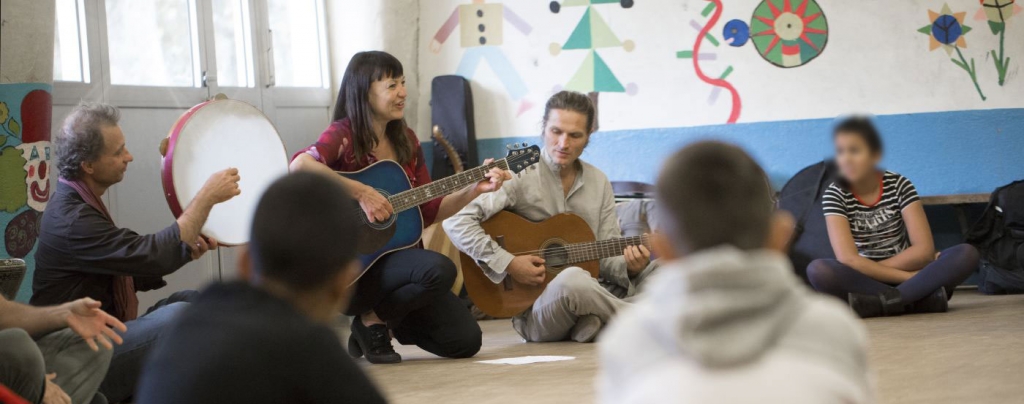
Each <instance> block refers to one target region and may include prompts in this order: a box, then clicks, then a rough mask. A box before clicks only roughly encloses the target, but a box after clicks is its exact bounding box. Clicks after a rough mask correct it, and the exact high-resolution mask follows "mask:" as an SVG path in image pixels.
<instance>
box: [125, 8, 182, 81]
mask: <svg viewBox="0 0 1024 404" xmlns="http://www.w3.org/2000/svg"><path fill="white" fill-rule="evenodd" d="M106 5H107V7H106V8H107V42H108V49H109V50H108V54H109V55H110V82H111V84H128V85H142V86H177V87H188V86H194V87H199V86H200V85H201V81H200V77H199V76H200V75H199V67H198V64H199V58H198V57H197V56H195V55H196V54H197V53H198V52H197V51H196V50H197V49H198V42H197V40H196V33H195V26H196V25H195V21H196V17H195V8H194V3H193V1H192V0H145V1H139V0H106Z"/></svg>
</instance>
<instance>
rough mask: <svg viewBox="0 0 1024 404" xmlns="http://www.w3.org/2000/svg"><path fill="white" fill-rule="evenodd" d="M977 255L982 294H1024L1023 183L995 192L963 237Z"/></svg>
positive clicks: (997, 189)
mask: <svg viewBox="0 0 1024 404" xmlns="http://www.w3.org/2000/svg"><path fill="white" fill-rule="evenodd" d="M966 239H967V242H968V243H970V244H972V245H974V246H975V247H977V248H978V251H979V252H981V258H982V265H981V277H982V279H981V281H980V282H979V285H978V290H980V291H981V292H982V293H986V294H1003V293H1024V180H1020V181H1014V182H1011V183H1009V184H1007V185H1004V186H1002V187H999V188H996V190H995V191H993V192H992V196H991V197H990V198H989V202H988V206H986V207H985V212H984V213H982V215H981V218H980V219H978V221H977V222H975V223H974V225H973V226H972V227H971V229H970V230H969V231H968V232H967V235H966Z"/></svg>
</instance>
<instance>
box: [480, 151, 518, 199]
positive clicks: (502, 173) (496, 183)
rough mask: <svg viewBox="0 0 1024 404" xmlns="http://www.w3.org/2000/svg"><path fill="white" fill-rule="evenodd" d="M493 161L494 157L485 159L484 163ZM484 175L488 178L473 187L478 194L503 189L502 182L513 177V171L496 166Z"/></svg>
mask: <svg viewBox="0 0 1024 404" xmlns="http://www.w3.org/2000/svg"><path fill="white" fill-rule="evenodd" d="M493 161H494V159H487V160H484V165H488V164H491V162H493ZM484 177H486V179H484V180H483V181H480V182H478V183H476V186H475V187H474V188H473V191H475V192H476V193H477V194H485V193H488V192H494V191H497V190H499V189H501V184H503V183H504V182H505V181H508V180H511V179H512V173H511V172H509V171H508V170H502V169H500V168H498V167H494V168H491V169H490V171H487V174H484Z"/></svg>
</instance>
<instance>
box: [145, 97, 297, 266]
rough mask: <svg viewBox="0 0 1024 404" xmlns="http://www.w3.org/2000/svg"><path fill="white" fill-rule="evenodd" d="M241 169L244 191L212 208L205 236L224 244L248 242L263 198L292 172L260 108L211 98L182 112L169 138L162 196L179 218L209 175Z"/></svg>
mask: <svg viewBox="0 0 1024 404" xmlns="http://www.w3.org/2000/svg"><path fill="white" fill-rule="evenodd" d="M232 167H234V168H237V169H238V174H239V177H240V178H241V179H240V180H239V182H238V186H239V188H240V189H241V194H239V195H238V196H236V197H234V198H232V199H231V200H229V201H227V202H223V203H220V204H217V205H215V206H214V207H213V209H212V210H211V211H210V216H209V217H208V218H207V221H206V224H205V225H203V229H202V234H203V235H204V236H207V237H212V238H215V239H217V241H218V242H219V243H221V244H223V245H229V246H230V245H241V244H245V243H247V242H248V241H249V230H250V227H251V223H252V216H253V214H254V212H255V211H256V205H257V203H258V202H259V198H260V196H261V195H262V194H263V191H264V190H266V188H267V187H269V186H270V184H271V183H272V182H273V181H274V180H276V179H277V178H279V177H281V176H283V175H285V174H287V173H288V155H287V152H286V151H285V147H284V143H283V142H282V141H281V137H280V136H279V135H278V132H277V130H276V129H275V128H274V125H273V124H272V123H271V122H270V120H269V119H267V117H266V116H265V115H263V113H262V112H260V110H259V109H257V108H256V107H254V106H252V105H249V104H247V103H244V102H241V101H237V100H227V99H222V100H213V101H207V102H204V103H202V104H199V105H196V106H194V107H192V108H191V109H189V110H188V111H186V112H185V113H184V114H182V116H181V117H179V118H178V120H177V121H176V122H175V123H174V127H172V128H171V131H170V134H169V135H168V137H167V149H166V151H165V152H164V156H163V162H162V165H161V180H162V184H163V189H164V197H165V198H166V199H167V205H168V206H169V207H170V209H171V213H172V214H174V217H179V216H181V214H182V212H184V210H185V208H186V207H188V204H189V203H190V202H191V201H192V199H193V198H195V196H196V194H197V193H198V192H199V190H200V189H201V188H202V186H203V185H204V184H205V183H206V180H207V179H208V178H209V177H210V175H212V174H214V173H216V172H218V171H221V170H224V169H227V168H232Z"/></svg>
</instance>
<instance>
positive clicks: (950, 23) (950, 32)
mask: <svg viewBox="0 0 1024 404" xmlns="http://www.w3.org/2000/svg"><path fill="white" fill-rule="evenodd" d="M966 16H967V13H966V12H964V11H961V12H958V13H954V12H953V11H952V10H950V9H949V4H943V5H942V10H941V11H940V12H935V11H932V10H928V19H930V20H931V21H932V22H931V24H928V25H925V26H923V27H921V29H918V30H917V32H920V33H922V34H925V35H928V37H929V41H928V50H935V49H937V48H939V47H940V46H941V47H942V49H943V50H945V51H946V53H947V54H950V55H952V53H953V50H954V49H955V48H966V47H967V41H966V40H964V35H965V34H967V33H968V32H971V27H968V26H967V25H964V17H966Z"/></svg>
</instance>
